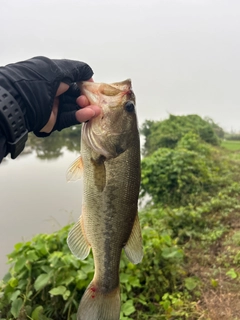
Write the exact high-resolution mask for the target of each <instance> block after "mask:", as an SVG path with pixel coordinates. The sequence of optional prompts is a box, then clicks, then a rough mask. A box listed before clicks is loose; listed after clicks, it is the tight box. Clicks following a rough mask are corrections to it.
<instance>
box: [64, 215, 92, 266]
mask: <svg viewBox="0 0 240 320" xmlns="http://www.w3.org/2000/svg"><path fill="white" fill-rule="evenodd" d="M67 244H68V246H69V249H70V250H71V251H72V253H73V254H74V255H75V256H76V257H77V258H78V259H80V260H84V259H85V258H87V256H88V255H89V252H90V244H89V243H88V241H87V238H86V236H85V232H84V226H83V220H82V216H81V217H80V219H79V221H78V222H77V223H76V224H75V225H74V226H73V228H72V229H71V230H70V232H69V234H68V238H67Z"/></svg>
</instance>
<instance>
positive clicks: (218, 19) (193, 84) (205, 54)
mask: <svg viewBox="0 0 240 320" xmlns="http://www.w3.org/2000/svg"><path fill="white" fill-rule="evenodd" d="M0 29H1V32H0V65H5V64H7V63H11V62H15V61H20V60H24V59H27V58H31V57H33V56H36V55H45V56H48V57H50V58H68V59H77V60H82V61H85V62H87V63H88V64H89V65H90V66H91V67H92V68H93V70H94V73H95V75H94V79H95V81H97V82H112V81H121V80H124V79H126V78H131V79H132V82H133V89H134V91H135V93H136V96H137V107H138V118H139V122H140V124H141V123H142V122H143V121H144V120H146V119H155V120H160V119H164V118H166V117H167V116H168V114H169V113H172V114H175V115H180V114H199V115H201V116H209V117H211V118H213V120H214V121H216V122H217V123H219V124H220V125H221V126H222V127H223V128H224V129H227V130H231V129H234V130H236V131H240V90H239V86H240V61H239V60H240V1H239V0H65V1H63V0H1V19H0Z"/></svg>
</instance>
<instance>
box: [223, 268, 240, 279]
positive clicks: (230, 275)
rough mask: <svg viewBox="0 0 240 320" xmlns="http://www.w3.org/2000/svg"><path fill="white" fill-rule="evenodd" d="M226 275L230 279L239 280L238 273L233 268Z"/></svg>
mask: <svg viewBox="0 0 240 320" xmlns="http://www.w3.org/2000/svg"><path fill="white" fill-rule="evenodd" d="M226 275H227V276H229V277H230V278H232V279H236V278H237V276H238V275H237V273H236V271H235V270H234V269H233V268H231V269H230V270H229V271H228V272H227V273H226Z"/></svg>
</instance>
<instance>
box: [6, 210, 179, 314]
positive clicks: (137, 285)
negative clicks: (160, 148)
mask: <svg viewBox="0 0 240 320" xmlns="http://www.w3.org/2000/svg"><path fill="white" fill-rule="evenodd" d="M158 220H159V219H158V218H157V217H156V216H155V215H152V214H151V213H150V214H149V215H148V214H147V213H144V219H143V242H144V253H145V255H144V259H143V262H142V263H141V264H139V265H133V264H132V263H130V262H129V261H128V260H127V258H126V257H125V255H124V254H123V255H122V259H121V263H120V283H121V296H122V308H121V319H122V320H127V319H141V317H143V315H144V314H154V313H157V314H158V312H159V309H160V308H161V306H160V304H159V301H161V296H162V295H163V294H164V293H165V292H167V291H173V290H174V288H175V285H176V281H177V279H178V278H179V275H180V273H181V263H182V260H183V252H182V250H180V249H179V247H178V246H177V243H176V241H174V240H173V239H172V238H171V235H170V231H169V232H167V230H165V228H163V227H161V226H160V225H159V222H157V221H158ZM155 222H156V223H155ZM69 227H70V226H67V227H64V228H63V229H62V230H60V231H58V232H55V233H53V234H51V235H47V234H40V235H37V236H35V237H34V238H33V239H32V240H31V241H29V242H25V243H18V244H16V245H15V249H14V251H13V252H12V253H11V254H9V255H8V261H9V263H11V264H12V266H11V267H10V270H9V273H8V274H7V275H6V276H5V277H4V279H3V281H2V283H1V285H0V297H1V300H0V310H1V312H0V318H1V319H19V320H25V319H33V320H50V319H54V320H55V319H56V320H60V319H64V320H70V319H71V320H75V319H76V312H77V308H78V304H79V301H80V299H81V296H82V294H83V292H84V291H85V289H86V287H87V285H88V284H89V283H90V281H91V280H92V277H93V273H94V263H93V258H92V255H90V256H89V257H88V258H87V259H86V260H84V261H80V260H77V259H76V258H75V257H74V256H73V255H72V254H71V252H70V251H69V249H68V247H67V244H66V238H67V234H68V231H69Z"/></svg>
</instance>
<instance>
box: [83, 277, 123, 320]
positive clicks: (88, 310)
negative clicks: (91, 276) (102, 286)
mask: <svg viewBox="0 0 240 320" xmlns="http://www.w3.org/2000/svg"><path fill="white" fill-rule="evenodd" d="M120 308H121V300H120V288H119V287H117V288H116V289H114V290H113V291H112V292H110V293H107V294H106V293H102V292H101V291H100V290H99V289H98V287H97V286H96V285H95V283H94V280H93V281H92V282H91V283H90V284H89V286H88V287H87V289H86V291H85V293H84V295H83V297H82V300H81V302H80V305H79V308H78V312H77V320H119V319H120Z"/></svg>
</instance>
